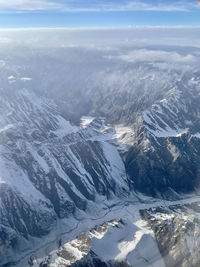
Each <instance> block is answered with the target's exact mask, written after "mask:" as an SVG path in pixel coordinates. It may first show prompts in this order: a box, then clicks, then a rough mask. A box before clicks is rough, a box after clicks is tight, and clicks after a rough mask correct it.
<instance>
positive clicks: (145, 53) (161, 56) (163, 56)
mask: <svg viewBox="0 0 200 267" xmlns="http://www.w3.org/2000/svg"><path fill="white" fill-rule="evenodd" d="M118 58H119V59H121V60H123V61H126V62H130V63H138V62H141V63H142V62H146V63H150V64H153V65H154V66H156V67H159V68H160V69H179V70H180V69H184V70H188V69H192V68H194V67H195V66H196V64H197V63H198V61H199V58H197V57H196V56H194V55H192V54H186V55H181V54H179V53H178V52H176V51H163V50H149V49H136V50H133V51H131V52H129V53H125V54H121V55H120V56H118Z"/></svg>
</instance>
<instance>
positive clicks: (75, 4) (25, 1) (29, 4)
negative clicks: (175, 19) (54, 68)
mask: <svg viewBox="0 0 200 267" xmlns="http://www.w3.org/2000/svg"><path fill="white" fill-rule="evenodd" d="M194 7H198V5H197V3H196V4H195V2H189V1H174V3H173V4H167V3H166V2H164V1H163V2H161V1H155V2H153V3H150V2H149V1H145V0H143V1H139V0H133V1H131V0H128V1H126V0H125V1H124V0H122V1H118V2H116V1H114V0H110V1H94V0H93V1H92V0H86V1H83V0H76V1H75V0H73V1H72V0H66V1H63V0H59V1H58V0H6V1H5V0H0V10H12V11H14V10H15V11H19V10H20V11H38V10H55V11H66V12H67V11H68V12H92V11H97V12H101V11H107V12H109V11H142V10H143V11H189V10H191V9H192V8H194Z"/></svg>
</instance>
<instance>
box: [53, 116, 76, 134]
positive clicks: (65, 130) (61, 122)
mask: <svg viewBox="0 0 200 267" xmlns="http://www.w3.org/2000/svg"><path fill="white" fill-rule="evenodd" d="M56 120H57V124H58V129H57V130H55V131H54V133H55V134H56V135H57V136H58V137H64V136H65V135H67V134H70V133H76V132H77V131H78V130H79V128H78V127H77V126H73V125H72V124H71V123H70V122H69V121H67V120H65V119H64V118H63V117H62V116H60V115H58V116H57V117H56Z"/></svg>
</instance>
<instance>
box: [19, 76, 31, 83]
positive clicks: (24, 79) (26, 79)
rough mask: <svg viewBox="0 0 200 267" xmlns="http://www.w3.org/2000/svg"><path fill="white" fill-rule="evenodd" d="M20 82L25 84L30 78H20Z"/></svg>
mask: <svg viewBox="0 0 200 267" xmlns="http://www.w3.org/2000/svg"><path fill="white" fill-rule="evenodd" d="M20 80H21V81H23V82H27V81H31V80H32V78H29V77H22V78H21V79H20Z"/></svg>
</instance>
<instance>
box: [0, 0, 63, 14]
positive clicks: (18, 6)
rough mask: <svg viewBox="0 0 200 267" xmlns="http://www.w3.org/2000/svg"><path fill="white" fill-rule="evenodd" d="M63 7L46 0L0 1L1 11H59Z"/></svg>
mask: <svg viewBox="0 0 200 267" xmlns="http://www.w3.org/2000/svg"><path fill="white" fill-rule="evenodd" d="M62 7H63V5H61V4H59V3H56V2H50V1H47V0H6V1H5V0H0V9H3V10H16V11H17V10H21V11H23V10H24V11H33V10H34V11H37V10H49V9H54V10H58V9H61V8H62Z"/></svg>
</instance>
